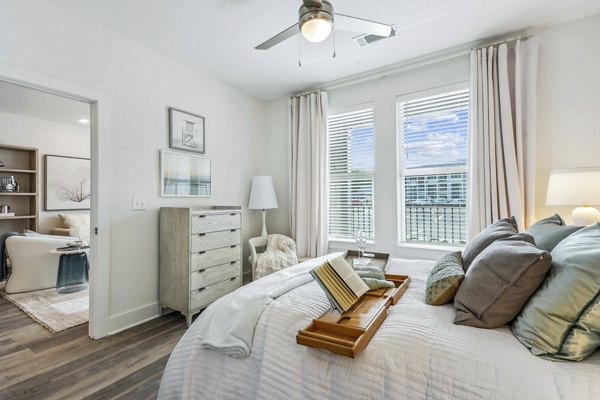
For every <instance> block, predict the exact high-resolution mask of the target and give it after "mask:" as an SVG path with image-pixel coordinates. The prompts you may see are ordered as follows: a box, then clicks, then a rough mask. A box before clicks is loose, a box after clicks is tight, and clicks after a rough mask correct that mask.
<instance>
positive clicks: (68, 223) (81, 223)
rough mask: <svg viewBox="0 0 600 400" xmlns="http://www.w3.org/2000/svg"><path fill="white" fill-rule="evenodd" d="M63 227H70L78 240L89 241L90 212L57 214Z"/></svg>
mask: <svg viewBox="0 0 600 400" xmlns="http://www.w3.org/2000/svg"><path fill="white" fill-rule="evenodd" d="M58 217H59V218H60V220H61V222H62V224H63V228H67V229H72V230H74V231H75V232H76V233H77V236H78V237H79V240H83V241H85V242H87V243H90V214H58Z"/></svg>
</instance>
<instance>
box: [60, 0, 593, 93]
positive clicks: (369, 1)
mask: <svg viewBox="0 0 600 400" xmlns="http://www.w3.org/2000/svg"><path fill="white" fill-rule="evenodd" d="M51 1H52V2H54V3H56V4H59V5H61V6H64V7H67V8H69V9H72V10H74V11H76V12H77V13H79V14H81V15H83V16H85V17H87V18H89V19H90V20H92V21H95V22H97V23H99V24H101V25H104V26H106V27H108V28H110V29H112V30H114V31H116V32H118V33H121V34H123V35H125V36H128V37H130V38H132V39H134V40H137V41H139V42H141V43H143V44H145V45H146V46H149V47H151V48H154V49H157V50H159V51H161V52H163V53H165V54H167V55H170V56H171V57H173V58H175V59H177V60H179V61H181V62H183V63H186V64H188V65H190V66H193V67H195V68H198V69H200V70H202V71H205V72H206V73H208V74H210V75H212V76H215V77H218V78H220V79H222V80H223V81H225V82H228V83H230V84H232V85H233V86H236V87H239V88H241V89H243V90H245V91H247V92H250V93H252V94H254V95H256V96H258V97H260V98H263V99H273V98H276V97H278V96H281V95H284V94H286V93H289V92H291V91H296V90H301V89H304V88H307V87H311V86H315V85H318V84H321V83H324V82H329V81H332V80H336V79H340V78H343V77H347V76H351V75H354V74H358V73H363V72H366V71H369V70H373V69H377V68H381V67H384V66H387V65H391V64H395V63H398V62H402V61H406V60H409V59H411V58H415V57H419V56H423V55H426V54H430V53H434V52H437V51H441V50H445V49H449V48H452V47H455V46H459V45H462V44H466V43H471V42H474V41H477V40H487V39H490V38H496V37H499V36H502V35H506V34H509V33H512V32H518V31H522V30H524V29H531V28H532V27H538V26H547V25H553V24H557V23H560V22H565V21H569V20H573V19H577V18H582V17H585V16H590V15H594V14H598V13H600V1H598V0H361V1H358V0H333V1H332V2H333V5H334V7H335V9H336V12H339V13H341V14H347V15H352V16H357V17H361V18H365V19H370V20H375V21H380V22H384V23H387V24H397V26H398V28H399V30H398V35H397V37H395V38H390V39H388V40H385V41H380V42H378V43H374V44H372V45H370V46H366V47H363V48H359V47H358V46H357V45H356V44H354V42H353V41H352V40H351V38H352V37H353V36H357V34H355V33H348V32H339V31H338V32H337V33H336V47H337V57H336V58H335V59H333V58H332V57H331V54H332V42H331V37H330V39H329V40H326V41H325V42H324V43H320V44H312V43H309V42H307V41H304V40H303V41H302V64H303V65H302V67H299V66H298V39H297V38H292V39H289V40H288V41H286V42H284V43H282V44H279V45H277V46H276V47H273V48H272V49H270V50H266V51H260V50H254V47H255V46H256V45H258V44H259V43H261V42H263V41H264V40H266V39H268V38H269V37H271V36H273V35H275V34H277V33H278V32H280V31H282V30H284V29H285V28H288V27H289V26H291V25H293V24H294V23H295V22H297V11H298V7H299V6H300V3H301V1H300V0H271V1H264V0H262V1H261V0H213V1H202V0H177V1H173V0H170V1H169V0H102V1H97V0H51Z"/></svg>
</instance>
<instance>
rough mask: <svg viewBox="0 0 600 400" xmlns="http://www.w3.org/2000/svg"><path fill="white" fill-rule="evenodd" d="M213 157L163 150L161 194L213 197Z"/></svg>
mask: <svg viewBox="0 0 600 400" xmlns="http://www.w3.org/2000/svg"><path fill="white" fill-rule="evenodd" d="M211 167H212V166H211V159H210V158H206V157H201V156H196V155H193V154H187V153H180V152H175V151H167V150H161V152H160V194H161V196H166V197H211V196H212V170H211Z"/></svg>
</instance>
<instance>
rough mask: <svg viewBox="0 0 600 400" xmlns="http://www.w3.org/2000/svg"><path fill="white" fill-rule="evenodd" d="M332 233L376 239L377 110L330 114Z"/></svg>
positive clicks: (345, 236)
mask: <svg viewBox="0 0 600 400" xmlns="http://www.w3.org/2000/svg"><path fill="white" fill-rule="evenodd" d="M328 131H329V236H330V237H331V238H333V239H335V238H347V239H349V238H355V237H356V235H357V233H358V232H359V231H362V232H363V233H364V234H365V236H366V237H367V238H369V239H374V210H373V194H374V185H373V183H374V182H373V179H374V174H375V136H374V132H375V131H374V128H373V109H372V108H368V109H363V110H359V111H353V112H346V113H342V114H335V115H330V116H329V118H328Z"/></svg>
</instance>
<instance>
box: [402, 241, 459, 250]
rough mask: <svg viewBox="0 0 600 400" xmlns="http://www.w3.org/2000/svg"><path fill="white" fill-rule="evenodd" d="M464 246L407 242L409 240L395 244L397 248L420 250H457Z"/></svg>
mask: <svg viewBox="0 0 600 400" xmlns="http://www.w3.org/2000/svg"><path fill="white" fill-rule="evenodd" d="M464 248H465V246H464V245H451V244H430V243H409V242H400V243H398V244H397V245H396V249H397V250H401V249H420V250H438V251H459V250H463V249H464Z"/></svg>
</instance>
